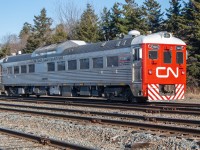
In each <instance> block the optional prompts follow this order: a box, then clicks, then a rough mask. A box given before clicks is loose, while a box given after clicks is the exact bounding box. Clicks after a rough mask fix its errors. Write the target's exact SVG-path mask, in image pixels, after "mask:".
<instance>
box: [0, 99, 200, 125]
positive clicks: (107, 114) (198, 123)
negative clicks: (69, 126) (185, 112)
mask: <svg viewBox="0 0 200 150" xmlns="http://www.w3.org/2000/svg"><path fill="white" fill-rule="evenodd" d="M0 106H8V107H20V108H31V109H40V110H51V111H62V112H73V113H80V114H93V115H103V116H109V117H120V118H121V117H123V118H129V119H141V120H146V121H153V122H171V123H172V122H173V123H181V124H193V125H200V121H199V120H187V119H174V118H164V117H149V116H143V115H129V114H120V113H105V112H97V111H85V110H76V109H66V108H54V107H53V108H52V107H38V106H27V105H17V104H2V103H0ZM0 109H1V108H0ZM3 109H4V108H3Z"/></svg>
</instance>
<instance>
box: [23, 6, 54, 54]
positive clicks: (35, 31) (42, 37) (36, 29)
mask: <svg viewBox="0 0 200 150" xmlns="http://www.w3.org/2000/svg"><path fill="white" fill-rule="evenodd" d="M33 21H34V26H33V28H32V32H31V35H30V36H29V37H28V40H27V44H26V47H25V49H24V52H25V53H30V52H32V51H34V50H35V49H36V48H38V47H40V46H44V45H47V44H51V28H50V27H51V25H52V19H51V18H48V17H47V15H46V10H45V8H43V9H42V10H41V12H40V15H39V16H34V20H33Z"/></svg>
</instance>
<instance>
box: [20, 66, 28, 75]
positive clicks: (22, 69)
mask: <svg viewBox="0 0 200 150" xmlns="http://www.w3.org/2000/svg"><path fill="white" fill-rule="evenodd" d="M21 73H27V67H26V65H22V66H21Z"/></svg>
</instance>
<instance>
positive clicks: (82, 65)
mask: <svg viewBox="0 0 200 150" xmlns="http://www.w3.org/2000/svg"><path fill="white" fill-rule="evenodd" d="M80 69H89V58H86V59H80Z"/></svg>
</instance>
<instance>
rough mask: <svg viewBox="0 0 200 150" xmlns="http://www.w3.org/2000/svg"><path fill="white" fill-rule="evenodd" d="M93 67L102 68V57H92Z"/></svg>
mask: <svg viewBox="0 0 200 150" xmlns="http://www.w3.org/2000/svg"><path fill="white" fill-rule="evenodd" d="M93 68H103V57H97V58H93Z"/></svg>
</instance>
